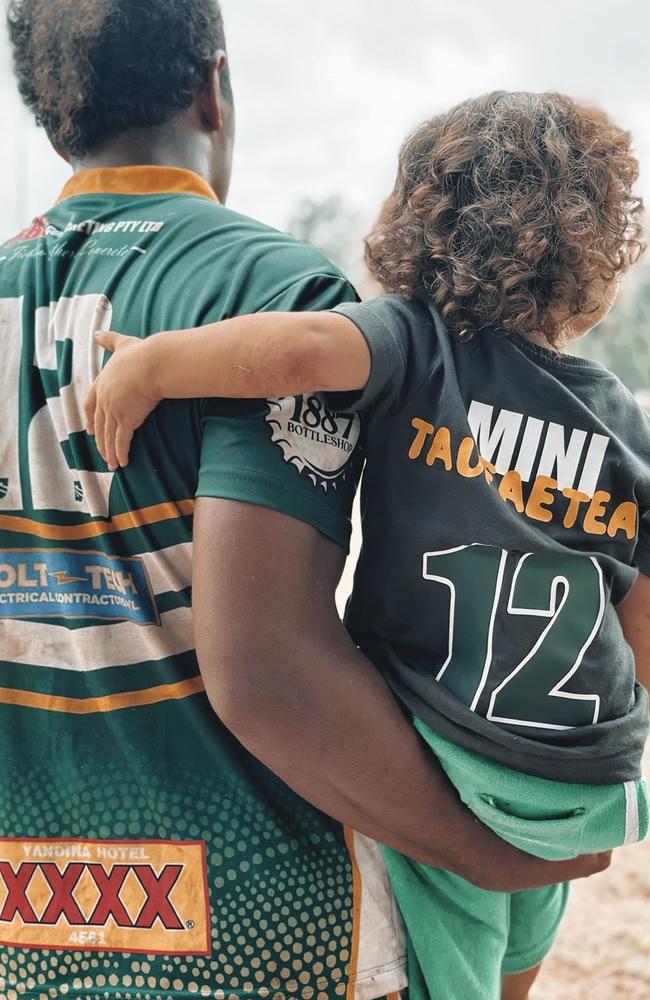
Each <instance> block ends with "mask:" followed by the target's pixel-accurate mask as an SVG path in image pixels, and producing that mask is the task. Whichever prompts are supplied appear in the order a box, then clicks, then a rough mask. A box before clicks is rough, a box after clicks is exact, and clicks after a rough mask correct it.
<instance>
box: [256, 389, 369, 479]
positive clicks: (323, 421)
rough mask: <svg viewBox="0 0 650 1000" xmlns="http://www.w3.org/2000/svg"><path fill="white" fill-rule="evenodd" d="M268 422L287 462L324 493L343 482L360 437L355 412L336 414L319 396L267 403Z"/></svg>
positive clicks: (276, 400) (297, 397) (290, 398)
mask: <svg viewBox="0 0 650 1000" xmlns="http://www.w3.org/2000/svg"><path fill="white" fill-rule="evenodd" d="M268 406H269V413H268V415H267V418H266V419H267V422H268V424H269V426H270V428H271V435H272V439H273V441H274V442H275V444H277V445H278V446H279V447H280V448H281V449H282V453H283V455H284V459H285V461H286V462H289V463H290V464H292V465H295V467H296V469H297V470H298V472H300V473H302V472H303V471H304V472H305V473H306V474H307V475H308V477H309V478H310V479H311V481H312V482H313V484H314V486H320V487H321V488H322V489H323V490H325V491H327V490H328V489H336V485H337V481H338V480H340V479H344V478H345V475H346V472H347V471H348V468H349V466H350V463H351V461H352V459H353V457H354V454H355V450H356V448H357V445H358V443H359V438H360V435H361V419H360V417H359V415H358V414H357V413H335V412H333V411H332V410H330V409H329V408H328V407H327V406H326V405H325V402H324V400H323V399H322V398H321V397H320V396H284V397H281V398H274V399H269V400H268Z"/></svg>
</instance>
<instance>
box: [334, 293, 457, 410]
mask: <svg viewBox="0 0 650 1000" xmlns="http://www.w3.org/2000/svg"><path fill="white" fill-rule="evenodd" d="M334 311H335V312H338V313H340V314H341V315H342V316H346V317H347V319H349V320H351V321H352V322H353V323H354V324H355V326H357V327H358V328H359V330H360V331H361V333H362V334H363V337H364V338H365V340H366V343H367V345H368V349H369V351H370V378H369V379H368V382H367V384H366V386H365V388H364V389H363V390H362V391H361V392H359V393H356V394H351V393H346V394H345V395H343V394H330V395H329V396H328V399H329V400H330V402H331V403H332V405H339V404H341V403H342V402H343V401H345V404H346V406H347V407H352V408H353V409H355V410H373V411H376V410H378V409H381V410H382V411H383V414H384V415H386V414H387V413H390V411H391V410H393V409H394V408H397V407H398V406H399V405H400V403H401V402H402V401H403V399H404V397H405V396H406V395H408V394H409V392H411V391H412V390H413V389H414V388H416V387H417V385H418V379H419V380H420V381H421V382H422V381H424V378H425V377H426V376H427V375H428V374H429V372H430V370H431V363H432V360H433V356H434V353H435V349H436V343H437V337H436V323H437V319H436V318H435V317H434V315H433V313H432V312H431V311H430V310H429V309H428V308H427V306H426V305H425V304H424V303H422V302H419V301H417V300H416V301H413V302H410V301H407V300H406V299H402V298H400V297H399V296H396V295H385V296H382V297H381V298H377V299H371V300H370V301H367V302H361V303H345V304H342V305H340V306H338V307H337V308H336V309H335V310H334Z"/></svg>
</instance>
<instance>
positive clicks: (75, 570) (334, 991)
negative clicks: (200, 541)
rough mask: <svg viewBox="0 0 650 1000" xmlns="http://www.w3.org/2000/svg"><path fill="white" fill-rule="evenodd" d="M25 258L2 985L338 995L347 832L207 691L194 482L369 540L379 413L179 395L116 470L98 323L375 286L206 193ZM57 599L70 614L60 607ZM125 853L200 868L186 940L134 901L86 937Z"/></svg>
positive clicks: (160, 868)
mask: <svg viewBox="0 0 650 1000" xmlns="http://www.w3.org/2000/svg"><path fill="white" fill-rule="evenodd" d="M2 253H3V256H2V261H1V263H0V339H1V343H2V353H3V364H2V367H1V368H0V389H1V390H2V392H1V393H0V396H1V397H2V415H3V443H2V447H1V448H0V635H1V636H2V641H1V643H0V689H1V690H2V691H3V692H4V694H3V695H2V696H1V697H0V760H1V761H2V778H1V780H0V836H1V837H2V844H1V845H0V940H1V941H3V942H4V945H3V946H2V947H0V995H2V996H3V997H4V996H6V995H7V990H8V991H9V995H10V996H12V995H13V994H14V992H15V990H18V992H20V990H21V989H22V990H25V989H26V990H27V993H26V996H30V997H36V996H40V995H41V993H42V989H43V988H44V987H43V986H42V984H43V983H44V982H45V981H46V979H47V983H48V988H51V989H52V990H54V991H55V992H56V993H57V995H60V996H63V994H64V992H68V994H69V995H70V996H75V997H77V996H81V995H82V994H83V996H84V997H87V998H89V1000H100V998H105V997H107V996H109V995H110V996H111V997H113V996H117V997H119V996H123V997H125V996H127V995H129V996H135V995H136V994H135V991H136V990H137V991H138V995H140V994H142V996H144V984H145V978H146V989H147V990H148V991H149V993H148V995H151V996H165V997H175V998H179V1000H183V998H187V997H190V996H192V995H193V993H192V991H195V992H198V990H199V989H200V988H201V989H203V988H205V986H206V985H208V986H209V987H210V992H211V994H212V995H214V993H215V990H218V989H221V990H223V993H224V996H225V995H227V996H229V997H232V996H234V997H238V998H240V1000H254V998H258V1000H259V997H264V996H267V995H271V994H272V993H278V992H279V993H280V994H281V995H287V996H289V995H290V994H293V993H294V992H295V989H296V988H297V987H294V985H293V983H294V980H295V981H296V982H298V979H299V982H300V983H301V984H302V985H301V986H300V988H301V989H304V990H307V991H311V994H312V995H313V996H316V995H317V994H319V995H321V996H326V997H327V998H328V1000H336V997H338V996H339V995H340V990H341V983H345V982H346V977H347V976H348V973H349V967H350V956H351V955H352V947H353V928H352V922H353V898H352V897H353V879H352V869H351V863H350V857H349V852H348V850H347V848H346V845H345V841H344V834H343V830H342V828H341V826H340V824H338V823H335V822H334V821H333V820H330V819H328V818H327V817H325V816H323V815H322V814H321V813H320V812H318V811H317V810H316V809H313V808H312V807H311V806H309V805H308V804H307V803H306V802H303V801H302V800H301V799H299V798H298V796H296V795H295V794H294V793H293V792H292V791H291V790H290V789H288V788H287V787H286V786H285V785H283V784H282V782H280V781H279V780H278V779H277V778H275V777H274V776H273V775H272V774H271V773H270V772H269V771H268V770H267V769H266V768H264V767H263V766H262V765H261V764H259V763H258V762H257V761H256V760H254V759H253V758H252V757H250V756H249V754H248V753H247V752H246V751H245V750H244V749H243V748H242V747H241V746H240V744H239V743H238V742H237V741H236V740H235V739H234V738H233V737H232V736H231V734H230V733H229V732H228V731H227V730H226V729H225V728H224V727H223V726H222V725H221V723H220V721H219V719H218V718H217V716H216V715H215V713H214V711H213V710H212V708H211V707H210V705H209V703H208V700H207V698H206V697H205V695H204V694H202V693H196V692H198V691H199V687H200V686H199V684H198V683H197V675H198V664H197V660H196V655H195V652H194V648H193V646H194V642H193V632H192V616H191V581H192V553H191V541H192V511H193V499H194V497H195V496H196V495H197V493H198V495H200V496H215V497H226V498H232V499H235V500H243V501H250V502H254V503H257V504H261V505H264V506H268V507H272V508H274V509H277V510H280V511H282V512H283V513H285V514H287V515H289V516H291V517H296V518H300V519H302V520H304V521H307V522H308V523H310V524H311V525H313V526H314V527H315V528H317V529H319V530H321V531H322V532H324V533H325V534H326V535H328V536H329V537H331V538H332V539H333V540H334V541H335V542H336V543H337V544H339V545H340V546H343V547H345V546H347V541H348V536H349V531H350V509H351V503H352V496H353V493H354V489H355V484H356V477H357V473H358V464H359V461H360V454H359V451H360V449H359V448H358V443H359V441H360V435H359V429H360V421H359V418H358V417H350V418H346V417H345V416H343V417H341V418H340V419H339V418H338V417H336V416H334V415H332V414H330V413H329V411H326V409H325V408H324V406H323V405H322V403H321V402H320V401H319V400H318V399H316V398H313V399H311V398H310V399H305V400H280V401H278V400H271V401H269V403H255V404H252V405H251V404H245V403H225V402H224V403H220V402H218V401H207V400H204V401H200V400H196V401H168V402H165V403H163V404H162V405H161V406H160V407H159V408H158V409H157V410H156V411H155V413H154V414H153V415H152V417H151V418H150V419H149V420H148V421H147V423H146V425H145V426H144V427H143V428H142V429H141V430H140V431H139V432H138V433H137V434H136V436H135V440H134V443H133V450H132V461H131V464H130V465H129V467H128V468H127V469H125V470H121V471H120V472H118V473H116V474H114V475H113V474H110V473H109V472H108V471H107V469H106V466H105V464H104V463H103V462H102V461H101V459H100V457H99V455H98V453H97V451H96V448H95V447H94V443H93V441H92V439H90V438H88V437H87V436H86V434H85V433H84V431H83V416H82V411H81V406H82V403H83V400H84V397H85V394H86V390H87V389H88V388H89V387H90V384H91V382H92V379H93V377H94V375H95V374H96V373H97V372H98V371H99V368H100V365H101V362H102V360H103V359H104V360H106V359H105V358H104V355H103V352H102V351H101V349H100V348H98V347H97V346H96V345H95V344H94V341H93V332H94V331H95V330H97V329H99V328H104V329H108V328H111V329H116V330H120V331H121V332H124V333H128V334H131V335H133V336H139V337H144V336H146V335H148V334H150V333H153V332H155V331H157V330H161V329H166V328H187V327H191V326H194V325H197V324H201V323H205V322H211V321H215V320H219V319H222V318H225V317H228V316H234V315H238V314H241V313H249V312H255V311H260V310H262V309H265V308H266V309H281V310H292V309H300V310H305V309H326V308H330V307H332V306H334V305H336V304H337V303H338V302H340V301H342V300H346V299H348V300H349V299H353V298H354V297H355V295H354V292H353V290H352V289H351V287H350V286H349V285H348V284H347V282H346V281H345V279H344V278H343V276H342V275H341V274H340V272H339V271H338V270H337V269H336V268H335V267H333V265H331V264H330V263H329V262H328V261H326V260H325V259H324V258H323V257H322V256H321V255H320V254H318V253H317V252H316V251H314V250H312V249H310V248H309V247H306V246H303V245H301V244H299V243H297V242H296V241H295V240H293V239H292V238H290V237H289V236H285V235H283V234H281V233H277V232H275V231H273V230H271V229H269V228H267V227H265V226H263V225H261V224H260V223H257V222H255V221H253V220H250V219H246V218H244V217H243V216H240V215H238V214H237V213H235V212H232V211H230V210H228V209H227V208H225V207H223V206H220V205H217V204H215V203H213V202H211V201H209V200H207V199H206V198H202V197H196V196H193V195H178V194H155V195H115V194H89V195H79V196H75V197H72V198H68V199H66V200H65V201H63V202H61V203H60V204H58V205H57V206H56V207H55V208H53V209H52V210H51V211H50V212H49V213H48V215H47V217H46V218H44V219H41V220H39V221H38V223H35V224H34V226H33V227H32V229H30V230H29V231H28V232H26V233H24V234H22V235H21V236H20V237H19V238H17V239H16V240H14V241H12V242H11V243H10V244H8V245H7V246H6V247H5V249H4V250H3V252H2ZM106 357H107V356H106ZM285 432H286V433H285ZM285 449H286V450H285ZM142 511H144V512H145V514H146V516H143V515H142V514H141V513H139V512H142ZM242 571H243V572H249V571H250V572H254V567H251V568H244V569H243V570H242ZM93 591H97V595H98V596H97V595H95V594H94V593H93ZM32 598H33V599H32ZM46 598H47V600H46ZM84 598H87V601H85V602H84ZM100 598H103V599H104V601H105V603H100ZM93 599H95V600H96V601H97V603H93V602H92V601H93ZM30 600H31V601H32V602H31V603H29V601H30ZM35 608H36V610H37V611H41V614H40V615H38V617H34V609H35ZM50 608H51V609H52V610H53V611H54V612H56V613H57V614H59V615H63V617H49V616H45V617H44V616H43V612H44V611H46V610H48V611H49V610H50ZM87 611H92V615H90V614H86V612H87ZM218 611H219V609H218V608H216V607H215V614H216V615H218ZM82 615H85V616H84V617H82ZM124 619H126V620H124ZM167 689H170V692H174V691H176V697H171V694H170V696H168V695H167ZM147 692H149V694H148V696H147ZM143 695H145V697H144V698H143V697H142V696H143ZM105 698H110V699H115V700H116V703H112V704H111V703H110V702H103V701H100V700H99V699H105ZM87 699H98V701H97V702H96V703H95V704H94V705H92V706H88V705H87V704H86V705H84V704H83V703H84V700H87ZM148 699H149V700H148ZM149 701H151V703H149ZM78 707H84V708H92V711H91V712H90V713H89V714H79V712H78V711H75V709H76V708H78ZM110 708H113V709H114V710H107V709H110ZM53 842H54V843H53ZM60 842H63V845H64V846H60ZM179 843H181V844H190V845H192V846H189V847H183V848H182V849H181V848H178V847H177V845H178V844H179ZM138 844H139V845H140V847H138ZM143 844H144V846H142V845H143ZM115 845H117V847H115ZM124 845H128V846H127V847H125V846H124ZM114 847H115V850H117V849H122V850H125V851H126V852H127V854H128V851H132V852H135V855H136V856H139V857H144V856H145V855H147V857H148V861H147V865H149V867H146V866H144V862H143V864H142V865H140V866H139V867H138V866H137V865H136V867H135V868H134V869H133V871H132V872H131V874H130V875H129V878H131V880H133V879H135V878H136V876H135V871H138V872H140V873H142V872H143V871H144V872H145V874H147V875H148V877H149V878H151V877H152V876H151V871H154V872H155V874H156V877H158V876H159V875H160V873H161V872H164V871H165V870H167V871H168V872H169V871H172V872H173V870H174V869H173V866H174V865H176V864H177V863H178V865H179V866H181V868H182V872H181V874H180V875H179V881H178V885H177V886H176V885H175V886H174V889H173V892H172V894H171V900H172V903H173V904H174V905H175V906H176V907H177V909H178V914H177V917H176V918H174V919H176V920H177V921H178V920H180V922H181V924H182V926H177V927H176V928H175V929H174V930H173V932H172V931H169V933H167V931H166V930H165V928H163V925H162V922H161V920H162V918H160V917H156V918H155V920H153V925H152V926H147V921H146V920H145V922H144V924H143V926H144V930H143V931H142V934H141V935H140V937H139V938H138V939H137V940H136V939H135V938H134V937H133V934H135V931H134V928H133V927H132V926H131V924H132V923H133V921H135V920H136V919H137V917H138V911H139V909H140V908H141V906H142V898H141V897H142V894H140V896H138V895H137V890H134V892H132V893H131V897H130V899H128V898H127V899H126V906H127V908H128V914H126V915H125V914H124V913H121V916H119V914H118V916H119V919H120V920H121V921H122V923H121V924H120V925H119V926H120V928H122V929H121V930H120V931H119V933H120V934H122V938H118V937H117V936H116V935H117V933H118V931H116V923H115V921H116V920H117V919H118V917H115V919H114V918H113V917H112V916H106V914H104V917H101V919H100V918H97V920H96V925H95V924H92V925H89V922H90V921H91V919H92V909H93V906H94V902H93V899H94V897H93V895H92V893H93V892H94V890H92V878H94V877H96V878H97V879H98V880H99V883H98V884H101V883H102V879H103V877H104V876H102V875H101V874H98V872H97V867H96V865H97V864H104V863H105V864H106V865H107V866H108V867H107V868H106V871H107V872H108V874H109V875H111V877H115V878H117V877H118V876H119V875H120V869H119V867H117V868H111V867H110V866H111V864H112V863H113V862H112V857H111V856H109V855H106V857H108V860H107V861H105V860H103V859H104V853H102V852H108V851H110V850H113V849H114ZM56 850H59V851H69V852H70V858H71V861H70V863H71V865H72V866H73V867H72V868H71V872H72V874H71V875H70V878H71V882H70V886H72V885H73V881H74V879H73V876H74V873H75V869H74V865H75V864H80V865H82V868H83V865H87V868H86V869H85V871H84V874H83V875H82V876H80V877H81V879H82V884H83V879H86V890H85V891H84V893H83V899H81V895H80V897H79V900H80V905H81V908H82V912H81V915H79V914H78V913H77V912H76V909H75V907H76V904H75V903H74V902H70V900H67V901H66V905H67V906H68V907H69V912H70V920H72V925H70V924H69V922H66V918H65V916H62V915H61V914H59V915H58V916H57V915H56V914H55V916H54V917H53V918H52V919H51V921H50V923H48V924H47V927H46V928H45V931H43V928H42V927H41V926H40V923H39V922H40V921H41V919H42V916H43V913H44V908H45V904H46V903H47V901H48V896H49V891H48V890H47V888H46V887H47V883H46V882H45V883H44V882H43V877H44V876H43V875H42V874H40V873H39V871H37V868H40V866H41V865H43V866H45V867H44V868H43V870H44V871H45V872H47V873H49V874H50V877H52V878H55V875H56V873H54V875H53V874H52V872H53V870H52V865H53V864H55V859H56V858H57V857H58V855H56V854H55V851H56ZM179 851H182V852H185V853H179ZM179 858H180V860H179ZM203 859H204V860H203ZM118 860H119V858H118ZM57 863H59V864H60V865H64V864H66V863H67V861H66V859H65V857H64V858H63V860H61V861H60V862H57ZM204 864H205V881H204V883H203V881H202V878H203V875H202V872H203V865H204ZM48 865H49V867H47V866H48ZM93 865H94V866H95V867H92V866H93ZM165 866H167V867H165ZM169 866H172V867H171V868H170V867H169ZM145 868H146V871H145ZM32 869H33V870H32ZM91 870H92V871H93V872H94V875H93V876H92V877H91V875H90V874H89V872H90V871H91ZM16 873H18V875H16ZM15 875H16V877H20V878H22V879H23V880H24V881H23V888H24V890H25V892H27V893H28V898H27V899H26V900H21V901H20V903H19V904H18V905H19V909H18V911H17V912H16V913H14V910H13V909H12V906H13V904H11V905H9V904H7V906H6V907H5V903H6V901H7V898H8V897H7V893H6V886H5V883H7V884H11V883H12V880H13V878H14V876H15ZM77 875H78V872H77ZM107 877H108V876H107ZM143 877H144V876H143ZM190 878H191V879H195V880H196V881H195V882H192V883H190V882H189V881H188V879H190ZM39 880H40V881H39ZM89 880H90V885H91V887H90V890H89V888H88V886H89ZM55 881H56V879H55ZM32 883H33V885H32ZM203 885H204V887H203V888H202V886H203ZM39 886H40V896H38V892H39ZM70 886H69V892H71V891H72V889H71V888H70ZM136 886H137V883H136ZM28 887H29V888H28ZM168 888H169V886H168ZM132 889H133V885H132ZM29 892H33V895H32V896H29ZM53 898H54V897H53ZM30 900H31V902H30ZM159 903H160V906H161V907H162V909H163V914H164V905H163V904H164V900H162V898H161V899H160V900H159ZM32 905H33V906H34V908H35V909H34V913H33V914H32V913H31V910H30V907H31V906H32ZM48 905H49V904H48ZM112 905H113V907H114V909H115V910H116V911H118V910H121V907H120V905H119V903H118V902H117V901H115V900H114V901H113V904H112ZM208 907H209V911H208ZM72 911H74V913H72ZM145 916H146V914H145ZM48 919H49V918H48ZM151 919H152V918H151V917H149V918H148V920H149V921H151ZM165 919H168V920H171V913H168V914H167V916H166V917H165ZM285 921H286V922H285ZM44 922H45V923H47V921H44ZM50 924H51V926H50ZM172 926H173V921H172ZM165 927H166V925H165ZM38 933H41V937H40V938H38V939H37V935H38ZM138 933H139V932H138ZM44 934H45V935H51V936H44ZM244 939H245V940H244ZM39 941H40V942H41V943H42V942H45V943H46V944H48V945H51V947H48V948H45V947H44V948H41V949H37V948H36V945H37V944H38V943H39ZM278 942H282V944H283V946H284V945H285V944H286V946H287V949H288V950H290V951H291V962H289V958H288V951H287V956H286V958H285V953H284V951H283V953H282V957H280V956H279V954H278V951H279V950H281V949H278V948H277V944H278ZM10 945H12V946H13V945H17V946H19V948H15V947H10ZM90 948H92V949H96V951H95V953H94V954H92V953H90V952H89V951H87V949H90ZM25 949H28V950H25ZM326 949H327V965H326V964H325V957H326ZM17 950H19V952H20V953H19V955H18V957H17V956H16V951H17ZM136 951H137V952H140V951H142V952H144V954H132V953H134V952H136ZM208 951H209V952H210V954H208V953H207V952H208ZM30 952H31V963H32V964H31V965H30V966H29V969H27V968H26V967H25V965H24V964H23V958H24V956H25V955H29V954H30ZM330 956H331V964H330ZM145 959H146V961H145ZM260 970H262V971H261V972H260ZM366 971H367V970H360V974H361V975H365V973H366ZM141 975H142V980H141V982H140V976H141ZM397 981H399V980H397ZM127 984H128V985H129V987H130V988H131V987H132V991H131V992H129V990H128V989H127ZM141 984H142V985H143V989H142V990H141V989H140V986H141ZM382 985H383V984H382Z"/></svg>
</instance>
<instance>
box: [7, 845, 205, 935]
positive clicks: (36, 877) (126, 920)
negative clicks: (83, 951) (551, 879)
mask: <svg viewBox="0 0 650 1000" xmlns="http://www.w3.org/2000/svg"><path fill="white" fill-rule="evenodd" d="M204 848H205V845H204V844H203V842H189V843H188V842H176V841H174V842H160V841H134V842H125V841H33V840H26V841H17V840H0V941H1V943H3V944H10V945H14V946H19V947H39V946H40V947H46V948H65V947H70V948H79V947H80V946H85V947H86V948H88V949H89V950H104V949H106V950H111V951H129V952H138V951H142V952H146V953H149V954H155V953H162V954H174V953H179V954H209V943H210V942H209V910H208V898H207V882H206V867H205V849H204Z"/></svg>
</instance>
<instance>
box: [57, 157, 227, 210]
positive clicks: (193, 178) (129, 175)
mask: <svg viewBox="0 0 650 1000" xmlns="http://www.w3.org/2000/svg"><path fill="white" fill-rule="evenodd" d="M82 194H126V195H145V196H146V195H152V194H193V195H198V196H199V197H201V198H208V199H209V200H210V201H216V202H218V201H219V199H218V198H217V196H216V194H215V193H214V191H213V190H212V188H211V187H210V185H209V184H208V182H207V181H205V180H203V178H202V177H199V175H198V174H195V173H193V171H191V170H182V169H180V168H179V167H154V166H136V167H101V168H98V169H96V170H80V171H79V172H78V173H76V174H73V175H72V177H71V178H70V180H69V181H68V183H67V184H66V185H65V187H64V188H63V190H62V192H61V194H60V195H59V197H58V199H57V204H58V203H59V202H61V201H65V199H66V198H74V197H76V196H77V195H82Z"/></svg>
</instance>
